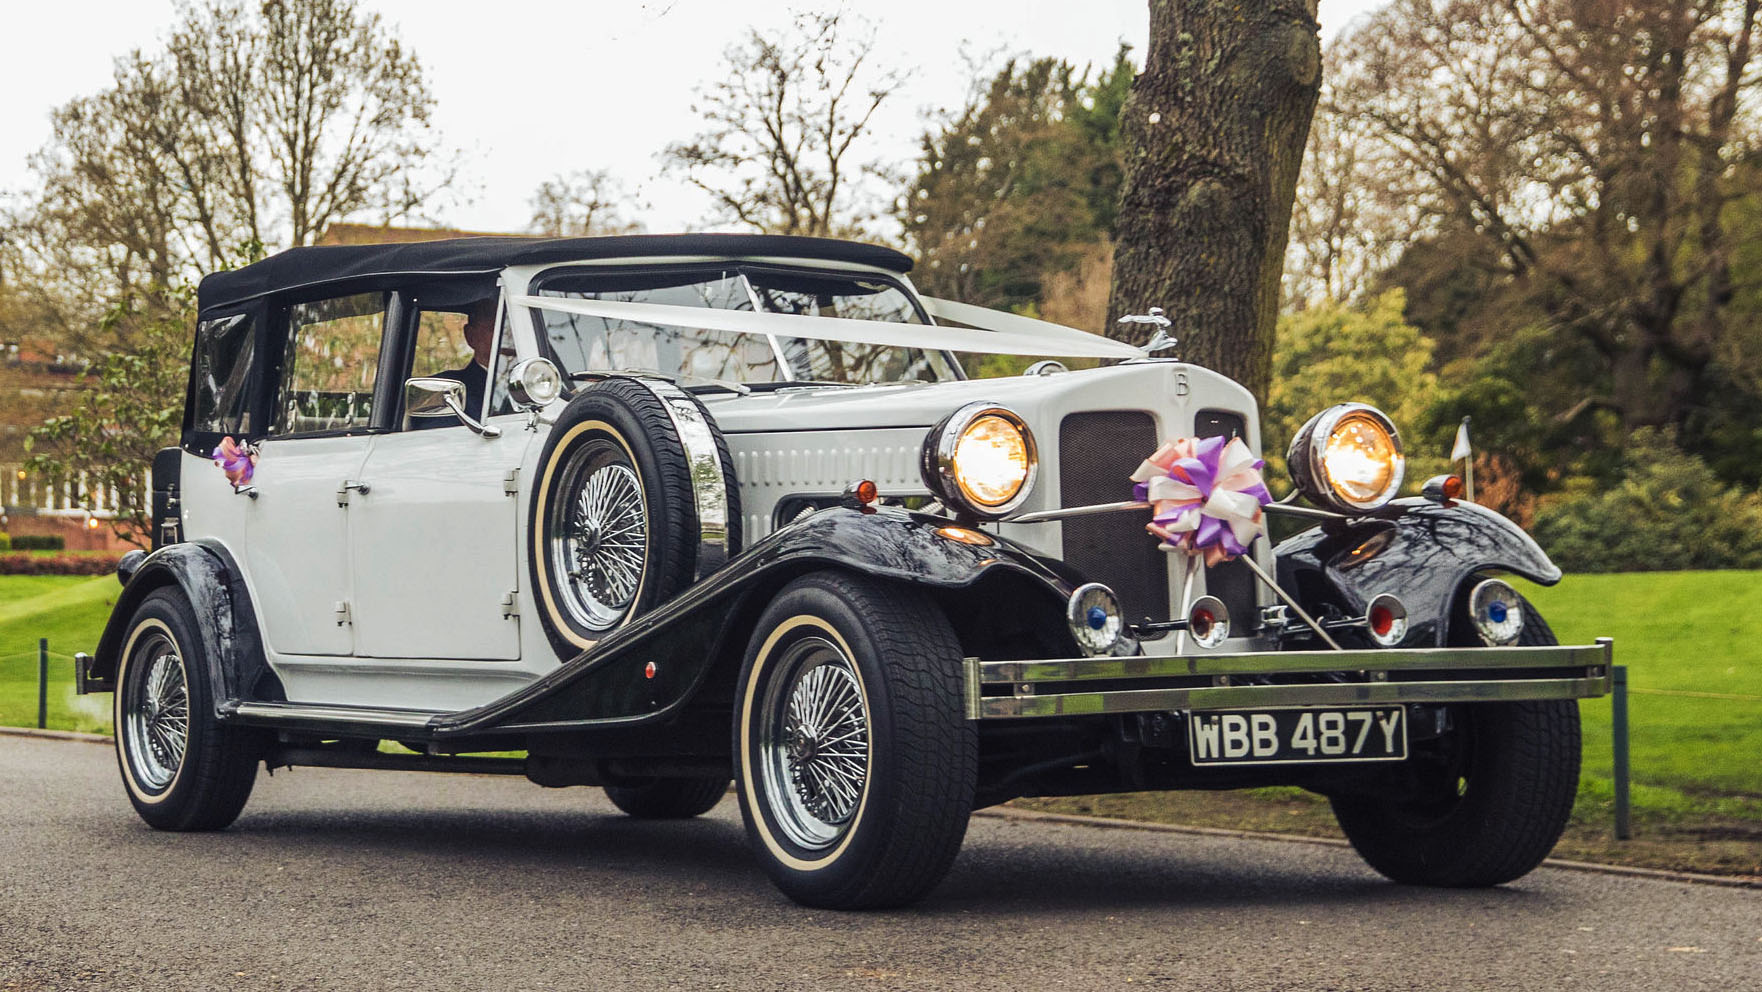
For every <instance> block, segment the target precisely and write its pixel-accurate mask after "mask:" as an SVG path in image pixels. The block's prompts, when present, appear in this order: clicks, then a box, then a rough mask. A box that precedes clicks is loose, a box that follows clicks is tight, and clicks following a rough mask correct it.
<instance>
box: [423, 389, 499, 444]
mask: <svg viewBox="0 0 1762 992" xmlns="http://www.w3.org/2000/svg"><path fill="white" fill-rule="evenodd" d="M440 417H450V418H453V419H455V420H457V421H458V422H459V423H461V424H464V425H465V426H466V427H469V428H471V429H472V430H473V431H475V432H477V433H478V434H479V435H481V436H483V437H500V436H501V433H502V432H501V429H500V428H497V427H491V426H489V425H487V424H480V423H478V422H477V421H475V420H473V419H471V416H470V415H469V414H467V413H466V412H465V384H464V383H462V382H458V381H456V380H453V379H442V378H438V377H422V378H416V379H406V380H405V381H404V423H403V429H404V430H409V429H410V428H411V427H413V426H415V422H416V421H418V420H435V419H438V418H440Z"/></svg>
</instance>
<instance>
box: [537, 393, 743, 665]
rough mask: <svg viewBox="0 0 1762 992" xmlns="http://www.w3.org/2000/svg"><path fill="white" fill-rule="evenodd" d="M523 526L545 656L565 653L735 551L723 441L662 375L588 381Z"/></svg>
mask: <svg viewBox="0 0 1762 992" xmlns="http://www.w3.org/2000/svg"><path fill="white" fill-rule="evenodd" d="M694 465H698V466H700V467H702V468H703V469H704V470H703V471H699V472H697V473H695V474H694V473H693V471H692V467H693V466H694ZM694 479H695V480H697V481H696V484H695V485H694V481H693V480H694ZM528 523H529V527H528V529H527V534H528V540H529V542H530V544H529V546H528V548H527V552H528V554H527V559H528V561H529V562H530V566H529V572H530V575H531V578H532V588H533V592H534V598H535V599H536V600H537V601H538V606H539V620H540V622H541V623H542V624H543V625H544V630H545V635H546V636H547V637H548V638H549V639H550V642H551V646H552V647H553V648H555V649H556V652H557V654H558V655H559V656H560V657H564V658H568V657H573V656H574V655H576V654H578V653H580V652H581V651H583V650H585V649H587V648H589V647H592V646H593V644H594V643H595V642H596V641H598V640H599V639H600V638H602V637H604V636H605V635H606V634H607V633H609V632H611V631H613V630H616V629H617V628H619V627H621V626H623V625H624V624H626V623H629V622H630V621H631V620H632V619H633V618H635V617H638V616H641V615H642V614H643V613H646V612H648V611H649V610H651V609H653V608H654V607H655V606H657V605H659V604H661V603H663V602H666V601H667V600H668V599H670V598H672V597H673V596H675V595H677V594H678V593H680V592H681V591H683V590H684V589H685V588H686V587H687V586H689V585H691V584H692V583H693V582H694V581H696V580H697V579H699V578H702V577H704V576H706V575H708V574H710V573H711V572H713V571H715V570H716V569H717V568H720V567H721V566H722V563H723V562H725V561H726V560H727V559H728V558H729V557H731V556H732V555H734V554H735V553H736V552H738V551H739V550H740V495H739V489H738V487H737V486H736V485H735V480H734V470H733V465H732V462H731V460H730V459H729V457H728V445H727V442H725V441H724V440H723V438H722V432H721V431H720V430H718V429H717V428H716V423H715V421H714V420H713V419H712V418H711V417H710V414H709V411H707V410H706V409H704V406H703V404H702V403H701V402H699V401H698V399H697V397H695V396H693V395H691V394H690V393H688V392H686V391H684V390H683V389H680V388H679V387H677V386H675V385H673V384H672V383H669V382H666V381H664V380H659V379H652V380H651V379H638V378H633V377H626V376H615V377H609V378H606V379H602V380H599V381H597V382H594V383H592V384H590V385H588V386H586V387H584V388H583V389H582V390H581V391H580V392H579V393H577V394H576V396H575V398H574V399H572V400H570V402H569V405H568V406H566V407H565V408H564V409H563V412H562V414H561V415H560V416H559V417H558V418H557V422H556V424H555V425H553V426H552V428H551V433H550V437H549V438H547V439H546V441H545V445H544V449H543V451H542V453H541V454H540V456H539V459H538V474H537V479H536V484H535V485H534V486H533V488H532V505H531V511H530V516H529V518H528Z"/></svg>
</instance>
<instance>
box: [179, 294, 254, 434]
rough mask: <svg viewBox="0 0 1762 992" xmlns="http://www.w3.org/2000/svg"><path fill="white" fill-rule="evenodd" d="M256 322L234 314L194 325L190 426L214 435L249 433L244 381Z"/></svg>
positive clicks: (247, 405)
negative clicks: (194, 346)
mask: <svg viewBox="0 0 1762 992" xmlns="http://www.w3.org/2000/svg"><path fill="white" fill-rule="evenodd" d="M255 325H256V321H255V320H253V319H252V318H251V315H250V314H244V313H240V314H233V315H231V316H228V317H216V318H214V319H212V320H204V321H202V322H201V323H199V324H197V325H196V354H195V357H194V360H193V362H192V366H191V370H190V372H191V378H192V380H193V384H194V386H193V392H192V394H191V396H190V426H191V428H192V429H194V430H197V431H203V432H212V433H215V434H249V433H250V432H251V410H250V404H249V396H248V395H247V393H248V390H247V388H246V383H247V381H248V380H249V378H250V373H251V352H252V347H253V343H254V342H255V340H256V326H255Z"/></svg>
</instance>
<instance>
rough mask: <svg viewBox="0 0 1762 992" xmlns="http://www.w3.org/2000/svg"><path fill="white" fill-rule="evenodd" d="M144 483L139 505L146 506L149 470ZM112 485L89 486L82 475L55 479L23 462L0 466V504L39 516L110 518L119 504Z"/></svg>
mask: <svg viewBox="0 0 1762 992" xmlns="http://www.w3.org/2000/svg"><path fill="white" fill-rule="evenodd" d="M145 474H146V476H147V480H146V484H145V485H144V486H143V487H142V490H141V500H142V502H141V504H140V505H142V506H147V505H150V503H151V501H152V497H153V479H152V473H151V472H147V473H145ZM122 502H123V501H122V499H121V494H119V493H118V492H117V490H116V488H115V487H113V486H104V487H99V488H93V487H91V486H89V485H87V483H86V474H85V473H84V472H81V473H80V474H79V475H78V476H75V477H73V478H68V479H57V478H51V477H49V476H45V475H41V474H38V473H36V472H31V471H29V470H28V469H26V468H25V467H24V466H23V465H17V464H13V465H0V507H3V508H4V509H5V510H6V512H8V513H17V512H22V513H34V514H36V515H37V516H43V517H74V518H83V517H86V516H87V515H90V516H92V517H96V518H97V519H99V520H111V519H114V518H115V517H116V511H117V508H118V507H119V506H121V505H122Z"/></svg>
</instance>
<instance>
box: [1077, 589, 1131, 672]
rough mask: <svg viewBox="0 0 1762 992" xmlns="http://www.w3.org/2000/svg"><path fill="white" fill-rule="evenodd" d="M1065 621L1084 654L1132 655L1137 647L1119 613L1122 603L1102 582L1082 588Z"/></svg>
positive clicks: (1078, 591)
mask: <svg viewBox="0 0 1762 992" xmlns="http://www.w3.org/2000/svg"><path fill="white" fill-rule="evenodd" d="M1065 622H1066V623H1068V624H1070V628H1071V636H1072V637H1074V638H1076V640H1077V646H1078V647H1079V648H1082V649H1083V652H1084V653H1085V654H1092V655H1107V654H1113V655H1118V654H1130V653H1131V651H1132V649H1133V648H1135V647H1136V646H1137V645H1136V643H1135V639H1134V638H1133V637H1132V632H1131V630H1130V629H1129V628H1127V626H1126V620H1125V617H1124V615H1123V614H1122V613H1121V611H1120V600H1119V597H1118V596H1115V595H1114V592H1113V590H1112V589H1109V588H1108V587H1107V586H1104V585H1102V584H1101V583H1099V582H1091V583H1089V584H1087V585H1081V586H1078V587H1077V588H1076V590H1075V591H1073V592H1072V593H1071V598H1070V601H1069V602H1068V603H1067V604H1066V606H1065Z"/></svg>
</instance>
